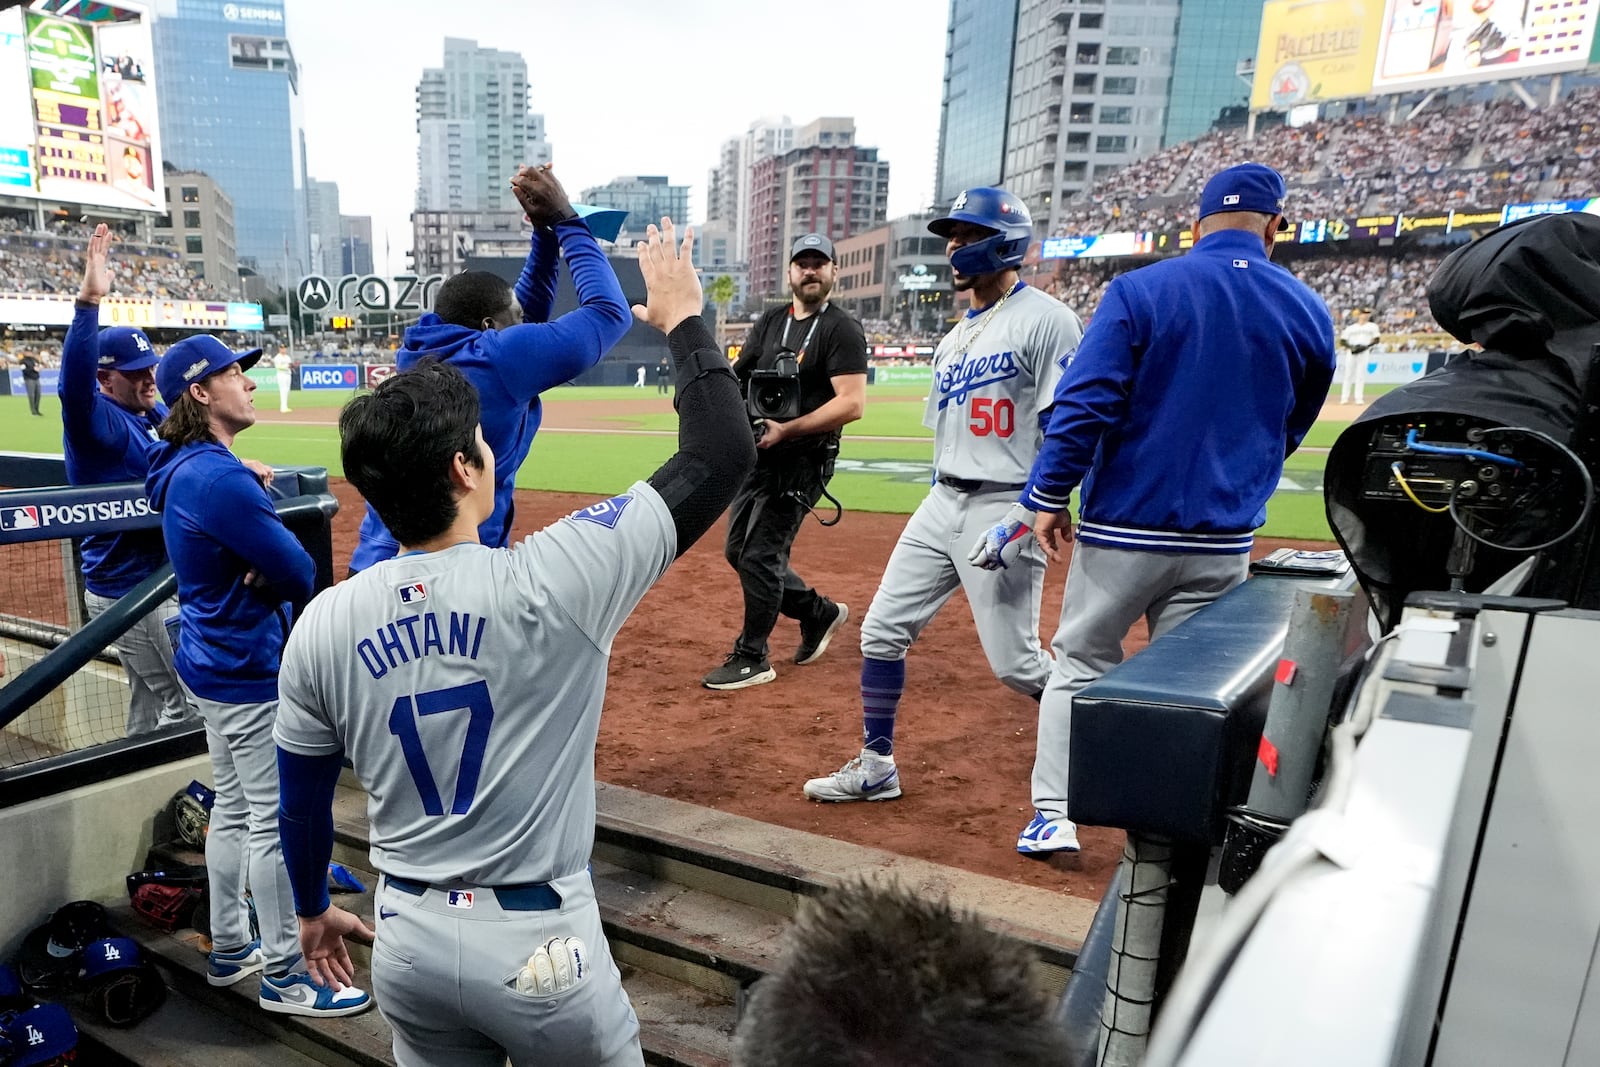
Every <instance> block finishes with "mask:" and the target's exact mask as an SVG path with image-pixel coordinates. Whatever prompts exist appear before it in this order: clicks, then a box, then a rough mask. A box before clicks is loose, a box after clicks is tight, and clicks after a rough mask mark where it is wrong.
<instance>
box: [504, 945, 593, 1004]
mask: <svg viewBox="0 0 1600 1067" xmlns="http://www.w3.org/2000/svg"><path fill="white" fill-rule="evenodd" d="M588 969H589V957H588V953H587V950H586V949H585V948H584V947H583V942H582V941H579V940H578V939H577V938H575V937H552V938H551V939H550V940H549V941H546V942H545V943H544V944H542V945H540V946H539V947H538V948H536V949H534V951H533V955H532V956H529V957H528V965H527V966H526V967H524V968H523V969H522V971H521V972H520V973H519V974H518V975H517V991H518V992H521V993H561V992H564V991H566V990H568V989H571V988H572V987H573V986H575V985H577V984H578V982H579V981H580V980H582V978H583V976H584V974H585V973H586V972H587V971H588Z"/></svg>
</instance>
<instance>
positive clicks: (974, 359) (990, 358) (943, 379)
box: [934, 352, 1021, 411]
mask: <svg viewBox="0 0 1600 1067" xmlns="http://www.w3.org/2000/svg"><path fill="white" fill-rule="evenodd" d="M1020 372H1021V371H1020V368H1018V366H1017V357H1016V355H1015V354H1013V353H1011V352H994V353H991V354H990V355H987V356H971V355H968V356H962V357H961V359H960V361H959V362H956V363H951V364H949V365H948V366H946V367H943V368H941V369H940V370H939V372H938V373H937V374H936V375H935V376H934V384H935V385H936V386H937V387H938V389H939V392H940V393H941V394H942V396H941V397H940V400H939V410H940V411H943V410H944V409H945V408H946V407H947V406H949V405H950V403H951V402H952V401H953V402H955V403H957V404H962V403H965V402H966V399H967V394H968V393H971V392H973V391H974V390H977V389H981V388H983V387H984V386H986V385H993V384H994V383H995V382H1003V381H1007V380H1008V379H1011V378H1015V377H1016V376H1017V375H1018V374H1019V373H1020Z"/></svg>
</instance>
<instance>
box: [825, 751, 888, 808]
mask: <svg viewBox="0 0 1600 1067" xmlns="http://www.w3.org/2000/svg"><path fill="white" fill-rule="evenodd" d="M805 792H806V796H808V797H810V798H811V799H812V800H826V801H829V802H839V801H845V800H893V799H894V798H895V797H897V796H899V795H900V772H899V771H898V770H896V769H895V766H894V757H893V756H884V755H880V754H878V753H876V752H874V751H872V749H870V748H864V749H862V750H861V755H859V756H857V757H856V758H855V759H853V760H851V761H850V762H849V763H846V764H845V765H844V766H843V767H840V768H839V769H838V770H836V771H834V772H833V773H832V774H830V775H827V776H826V777H823V778H812V779H811V780H810V781H808V782H806V784H805Z"/></svg>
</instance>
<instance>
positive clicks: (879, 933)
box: [733, 881, 1068, 1067]
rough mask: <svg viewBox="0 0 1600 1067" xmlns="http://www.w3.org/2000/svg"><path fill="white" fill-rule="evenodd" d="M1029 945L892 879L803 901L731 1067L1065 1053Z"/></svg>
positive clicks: (980, 1062)
mask: <svg viewBox="0 0 1600 1067" xmlns="http://www.w3.org/2000/svg"><path fill="white" fill-rule="evenodd" d="M1034 963H1035V960H1034V957H1033V954H1032V953H1031V952H1029V951H1028V950H1027V949H1026V948H1024V947H1023V946H1021V945H1019V944H1017V943H1016V942H1013V941H1010V940H1007V939H1006V938H1004V937H1001V936H999V935H997V934H995V933H993V932H991V931H989V930H987V929H985V928H984V927H983V925H982V924H981V923H980V922H979V921H978V919H977V918H976V917H975V916H973V915H968V914H961V913H958V912H956V911H955V910H954V909H953V908H952V907H951V906H950V902H949V901H948V900H946V899H942V898H941V899H939V900H928V899H925V898H923V897H919V896H916V895H914V894H913V893H911V892H910V891H909V890H906V889H904V888H902V887H900V886H898V885H872V884H869V883H867V882H864V881H862V882H856V883H853V884H849V885H845V886H842V887H840V888H838V889H835V890H832V891H831V892H828V893H826V894H824V895H823V896H821V897H817V898H813V899H808V900H805V901H802V902H801V905H800V910H799V913H798V914H797V915H796V916H795V921H794V927H793V928H792V929H791V930H790V933H789V937H788V942H787V944H786V946H785V952H784V955H783V958H782V960H781V961H780V962H779V965H778V969H777V970H776V971H775V972H773V973H772V974H771V975H769V976H768V977H766V978H763V979H762V980H761V981H759V982H757V983H756V985H755V987H754V989H753V991H752V993H751V996H750V1001H749V1003H748V1004H747V1005H746V1008H745V1013H744V1018H743V1019H742V1020H741V1021H740V1023H739V1029H738V1032H737V1033H736V1034H735V1036H734V1055H733V1062H734V1063H735V1064H736V1065H738V1067H833V1065H837V1067H858V1065H859V1067H868V1065H873V1067H878V1065H884V1064H892V1065H894V1067H936V1065H938V1067H942V1065H947V1064H957V1063H959V1064H963V1065H965V1067H989V1065H993V1067H1026V1065H1030V1064H1039V1065H1044V1064H1052V1065H1054V1064H1061V1063H1065V1062H1067V1055H1068V1051H1067V1046H1066V1038H1065V1035H1064V1034H1063V1032H1062V1031H1061V1029H1060V1028H1059V1026H1058V1025H1057V1024H1056V1021H1055V1011H1054V1010H1053V1007H1052V1005H1051V1004H1050V1003H1049V1002H1048V1000H1047V999H1046V997H1045V996H1044V994H1043V993H1041V992H1040V990H1039V988H1038V986H1037V984H1036V983H1035V980H1034V979H1035V976H1034V973H1033V965H1034Z"/></svg>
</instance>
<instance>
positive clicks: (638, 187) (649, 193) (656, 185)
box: [581, 174, 693, 244]
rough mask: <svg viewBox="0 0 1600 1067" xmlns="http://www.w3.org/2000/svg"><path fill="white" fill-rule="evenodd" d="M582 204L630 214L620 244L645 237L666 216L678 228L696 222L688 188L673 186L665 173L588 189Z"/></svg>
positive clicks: (634, 176)
mask: <svg viewBox="0 0 1600 1067" xmlns="http://www.w3.org/2000/svg"><path fill="white" fill-rule="evenodd" d="M581 202H582V203H585V204H592V205H594V206H595V207H609V208H615V209H617V210H620V211H626V212H627V213H628V218H627V221H626V222H624V223H623V232H624V235H626V236H619V238H618V243H619V244H626V243H628V241H629V240H637V239H639V238H642V237H643V236H644V228H645V227H646V226H648V225H650V223H652V222H654V223H659V222H660V221H661V216H663V215H666V216H667V217H669V218H670V219H672V221H673V223H675V224H676V225H678V226H685V225H687V224H689V223H690V222H692V221H693V220H692V219H691V218H690V217H689V187H688V186H687V185H671V184H669V183H668V182H667V179H666V176H665V175H662V174H643V175H640V174H625V175H623V176H621V177H618V178H612V179H611V180H610V181H609V182H607V183H606V184H604V185H597V186H594V187H593V188H590V189H585V190H584V191H583V196H582V200H581Z"/></svg>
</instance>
